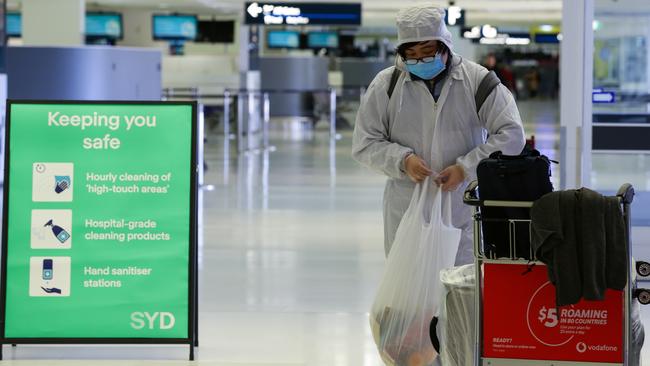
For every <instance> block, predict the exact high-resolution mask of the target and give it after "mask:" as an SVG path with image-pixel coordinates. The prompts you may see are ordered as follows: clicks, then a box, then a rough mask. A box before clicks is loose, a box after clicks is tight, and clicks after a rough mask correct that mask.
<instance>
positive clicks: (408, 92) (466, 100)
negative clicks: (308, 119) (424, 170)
mask: <svg viewBox="0 0 650 366" xmlns="http://www.w3.org/2000/svg"><path fill="white" fill-rule="evenodd" d="M450 56H451V57H452V60H451V67H450V70H449V71H448V72H449V73H448V75H447V77H446V78H445V79H444V83H445V84H444V86H443V88H442V91H441V94H440V97H439V99H438V102H437V103H436V102H435V101H434V99H433V96H432V95H431V92H430V91H429V89H428V88H427V86H426V85H425V84H424V83H423V82H422V81H415V80H412V79H411V77H410V74H409V73H408V72H406V67H405V65H404V63H403V62H402V61H401V60H400V59H399V58H398V62H397V66H394V67H389V68H387V69H385V70H383V71H381V72H380V73H379V74H378V75H377V76H376V77H375V79H374V80H373V81H372V83H371V84H370V86H369V88H368V90H367V92H366V94H365V95H364V97H363V99H362V101H361V106H360V108H359V112H358V114H357V118H356V125H355V129H354V138H353V148H352V150H353V151H352V155H353V157H354V159H355V160H357V161H358V162H360V163H361V164H362V165H365V166H367V167H369V168H371V169H373V170H375V171H378V172H380V173H383V174H385V175H386V176H388V181H387V182H386V188H385V191H384V246H385V251H386V255H388V253H389V251H390V248H391V246H392V244H393V240H394V238H395V232H396V231H397V227H398V225H399V223H400V221H401V220H402V217H403V215H404V213H405V212H406V209H407V208H408V205H409V203H410V200H411V196H412V194H413V190H414V188H415V184H414V183H413V182H412V181H411V180H410V179H409V178H408V176H407V175H406V173H405V172H404V159H405V158H406V156H407V155H409V154H411V153H415V154H416V155H418V156H419V157H421V158H422V159H424V160H425V161H426V162H427V163H428V164H429V167H430V168H431V169H432V170H433V171H434V172H436V173H439V172H441V171H442V170H443V169H445V168H447V167H449V166H451V165H454V164H459V165H460V166H461V167H462V168H463V169H464V171H465V177H466V180H465V182H464V184H461V186H460V187H459V188H458V189H457V190H456V191H455V192H453V193H452V202H453V203H452V220H453V224H454V226H456V227H457V228H460V229H462V230H463V235H462V238H461V242H460V247H459V249H458V253H457V256H456V265H462V264H467V263H471V262H472V261H473V258H474V256H473V245H472V242H473V230H472V227H473V226H472V222H471V209H470V207H469V206H467V205H465V204H464V203H463V200H462V196H463V192H464V190H465V188H466V186H467V184H468V183H469V182H471V181H472V180H474V179H476V166H477V165H478V163H479V162H480V161H481V160H482V159H484V158H487V157H488V156H489V155H490V154H491V153H492V152H495V151H502V152H503V153H504V154H506V155H517V154H519V153H520V152H521V151H522V149H523V147H524V144H525V138H524V131H523V127H522V123H521V117H520V116H519V111H518V109H517V106H516V103H515V100H514V98H513V97H512V94H511V93H510V91H508V89H507V88H506V87H505V86H503V85H501V84H500V85H498V86H497V87H496V88H495V89H494V90H493V91H492V93H491V94H490V95H489V96H488V98H487V99H486V100H485V103H484V104H483V106H482V107H481V110H480V111H478V113H477V111H476V102H475V100H474V96H475V94H476V90H477V88H478V86H479V84H480V83H481V81H482V80H483V77H485V75H486V74H487V73H488V71H487V69H485V68H484V67H482V66H480V65H477V64H476V63H474V62H471V61H468V60H464V59H462V58H461V57H460V56H458V55H456V54H452V55H450ZM395 67H398V68H399V69H400V70H402V75H401V76H400V78H399V80H398V82H397V85H396V87H395V89H394V91H393V95H392V97H391V98H390V100H389V98H388V93H387V90H388V88H389V84H390V79H391V75H392V73H393V70H394V68H395ZM488 135H489V138H487V136H488ZM425 136H429V137H431V136H432V137H433V138H432V139H430V140H428V139H427V138H426V137H425ZM486 138H487V139H486ZM428 153H430V155H429V154H428ZM427 155H429V156H427Z"/></svg>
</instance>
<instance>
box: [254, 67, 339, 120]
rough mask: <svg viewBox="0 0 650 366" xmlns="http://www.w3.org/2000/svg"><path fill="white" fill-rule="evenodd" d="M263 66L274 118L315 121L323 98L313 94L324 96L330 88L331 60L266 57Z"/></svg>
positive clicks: (262, 74) (261, 72)
mask: <svg viewBox="0 0 650 366" xmlns="http://www.w3.org/2000/svg"><path fill="white" fill-rule="evenodd" d="M259 65H260V75H261V79H262V89H263V90H265V91H268V92H269V97H270V104H271V108H270V114H271V117H275V118H278V117H282V118H284V117H298V118H307V119H313V118H314V117H315V114H314V113H315V111H314V109H315V104H316V98H319V95H318V93H316V94H314V93H313V92H312V91H314V90H318V91H321V94H323V93H322V91H326V90H327V89H328V88H329V81H328V66H329V60H328V59H327V58H324V57H262V58H260V62H259ZM322 97H323V98H324V99H325V100H327V98H328V96H327V95H326V94H325V95H323V96H322Z"/></svg>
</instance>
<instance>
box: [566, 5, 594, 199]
mask: <svg viewBox="0 0 650 366" xmlns="http://www.w3.org/2000/svg"><path fill="white" fill-rule="evenodd" d="M593 19H594V0H564V2H563V7H562V36H563V37H564V38H563V40H562V46H561V53H560V56H561V65H560V74H561V92H560V96H561V102H560V106H561V107H560V121H561V152H560V164H561V165H560V167H561V176H560V182H561V186H562V189H571V188H579V187H581V186H589V185H590V184H591V145H592V144H591V136H592V131H591V126H592V100H591V98H592V97H591V93H592V90H593V62H594V58H593V53H594V32H593V25H592V23H593Z"/></svg>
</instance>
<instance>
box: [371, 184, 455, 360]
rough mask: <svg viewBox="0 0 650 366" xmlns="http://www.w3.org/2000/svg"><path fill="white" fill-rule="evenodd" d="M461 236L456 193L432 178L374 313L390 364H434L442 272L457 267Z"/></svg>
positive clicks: (410, 213)
mask: <svg viewBox="0 0 650 366" xmlns="http://www.w3.org/2000/svg"><path fill="white" fill-rule="evenodd" d="M443 201H444V204H443ZM460 235H461V231H460V230H459V229H456V228H454V227H453V226H452V224H451V194H450V193H443V192H442V190H440V189H439V188H438V187H436V186H435V185H434V184H433V182H432V181H431V180H430V179H429V178H427V179H426V180H425V181H424V183H422V184H418V185H417V186H416V188H415V191H414V192H413V197H412V199H411V204H410V205H409V208H408V210H407V211H406V213H405V214H404V217H403V219H402V221H401V222H400V225H399V227H398V229H397V233H396V235H395V242H394V244H393V247H392V249H391V251H390V254H389V255H388V260H387V262H386V270H385V272H384V277H383V279H382V281H381V284H380V286H379V291H378V293H377V297H376V298H375V302H374V304H373V306H372V310H371V312H370V326H371V328H372V332H373V336H374V339H375V343H376V344H377V347H378V349H379V353H380V355H381V357H382V360H383V361H384V362H385V363H386V364H387V365H389V366H428V365H432V364H433V363H434V361H435V359H436V356H437V354H436V352H435V350H434V349H433V345H432V344H431V338H430V334H429V327H430V324H431V320H432V319H433V317H434V316H437V315H438V310H439V302H440V295H441V291H442V284H441V282H440V271H441V270H443V269H446V268H451V267H453V265H454V260H455V257H456V252H457V250H458V243H459V241H460Z"/></svg>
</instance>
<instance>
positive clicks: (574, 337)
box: [483, 264, 624, 363]
mask: <svg viewBox="0 0 650 366" xmlns="http://www.w3.org/2000/svg"><path fill="white" fill-rule="evenodd" d="M529 269H530V270H529ZM623 296H624V292H623V291H613V290H608V291H607V293H606V298H605V301H582V302H580V303H578V304H576V305H571V306H565V307H561V308H557V307H556V305H555V287H554V286H553V285H552V284H551V283H550V282H549V281H548V274H547V268H546V266H544V265H535V266H533V267H530V268H529V267H528V266H526V265H513V264H507V265H504V264H485V265H484V284H483V303H484V307H483V357H486V358H507V359H526V360H553V361H576V362H610V363H622V362H623V352H624V349H623V348H624V346H623V345H624V338H623V313H624V309H623V305H624V297H623Z"/></svg>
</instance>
